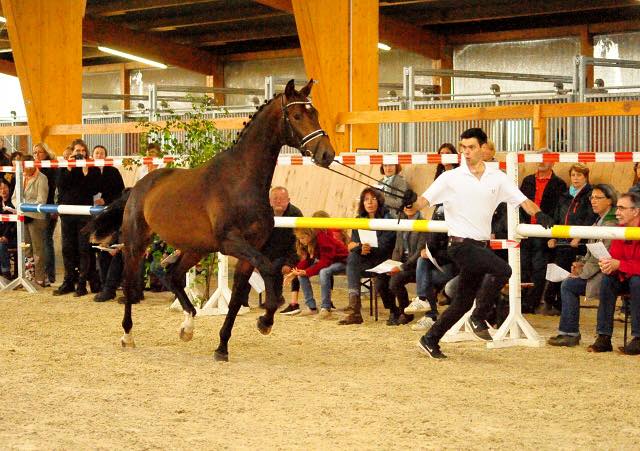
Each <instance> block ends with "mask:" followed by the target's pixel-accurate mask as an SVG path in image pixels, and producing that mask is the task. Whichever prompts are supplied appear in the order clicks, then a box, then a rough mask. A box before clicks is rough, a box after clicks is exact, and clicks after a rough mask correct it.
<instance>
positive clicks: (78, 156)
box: [73, 153, 84, 160]
mask: <svg viewBox="0 0 640 451" xmlns="http://www.w3.org/2000/svg"><path fill="white" fill-rule="evenodd" d="M73 158H75V159H76V160H84V155H82V154H81V153H74V154H73Z"/></svg>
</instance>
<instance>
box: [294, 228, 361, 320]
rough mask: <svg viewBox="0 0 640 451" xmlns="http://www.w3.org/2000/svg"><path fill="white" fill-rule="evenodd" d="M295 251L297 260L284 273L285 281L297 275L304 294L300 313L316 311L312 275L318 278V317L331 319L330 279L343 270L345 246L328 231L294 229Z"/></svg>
mask: <svg viewBox="0 0 640 451" xmlns="http://www.w3.org/2000/svg"><path fill="white" fill-rule="evenodd" d="M295 236H296V250H297V253H298V256H299V257H300V261H299V262H298V264H297V265H296V267H295V268H293V269H292V270H291V271H290V272H289V274H287V276H286V278H285V281H288V280H292V279H293V278H295V277H297V278H298V279H299V281H300V287H301V288H302V292H303V293H304V299H305V303H306V304H307V307H309V309H308V310H305V311H303V312H301V313H300V316H308V315H315V314H316V313H318V308H317V304H316V300H315V299H314V296H313V289H312V288H311V282H310V281H309V279H310V278H311V277H313V276H315V275H318V276H319V277H320V299H321V302H320V314H319V315H318V317H319V318H320V319H329V318H331V305H332V304H331V289H332V286H331V281H332V278H333V275H334V274H336V273H340V272H343V271H344V269H345V262H346V259H347V254H348V252H349V251H347V246H346V245H345V244H344V243H343V242H342V241H340V240H337V239H336V238H335V237H334V236H333V234H332V232H331V231H330V230H315V229H296V230H295Z"/></svg>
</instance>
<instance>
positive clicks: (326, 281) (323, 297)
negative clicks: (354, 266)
mask: <svg viewBox="0 0 640 451" xmlns="http://www.w3.org/2000/svg"><path fill="white" fill-rule="evenodd" d="M344 269H345V264H344V263H340V262H336V263H333V264H331V265H329V266H327V267H326V268H322V269H321V270H320V272H319V273H318V277H320V307H321V308H324V309H327V310H331V279H332V277H333V275H334V274H340V273H342V272H344ZM298 280H300V288H302V293H303V294H304V302H305V303H306V304H307V307H309V308H310V309H315V308H317V306H316V300H315V299H314V297H313V288H311V281H310V280H309V278H308V277H306V276H298Z"/></svg>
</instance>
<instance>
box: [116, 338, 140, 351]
mask: <svg viewBox="0 0 640 451" xmlns="http://www.w3.org/2000/svg"><path fill="white" fill-rule="evenodd" d="M120 344H121V345H122V349H127V348H131V349H133V348H135V347H136V343H135V341H133V339H130V340H125V338H124V337H122V338H121V339H120Z"/></svg>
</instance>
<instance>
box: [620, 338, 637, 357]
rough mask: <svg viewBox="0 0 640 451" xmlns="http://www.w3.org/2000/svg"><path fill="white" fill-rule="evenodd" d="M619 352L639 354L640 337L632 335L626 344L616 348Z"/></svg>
mask: <svg viewBox="0 0 640 451" xmlns="http://www.w3.org/2000/svg"><path fill="white" fill-rule="evenodd" d="M618 349H619V350H620V352H621V353H623V354H626V355H638V354H640V338H639V337H634V338H633V340H631V341H630V342H629V343H627V346H620V347H619V348H618Z"/></svg>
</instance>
